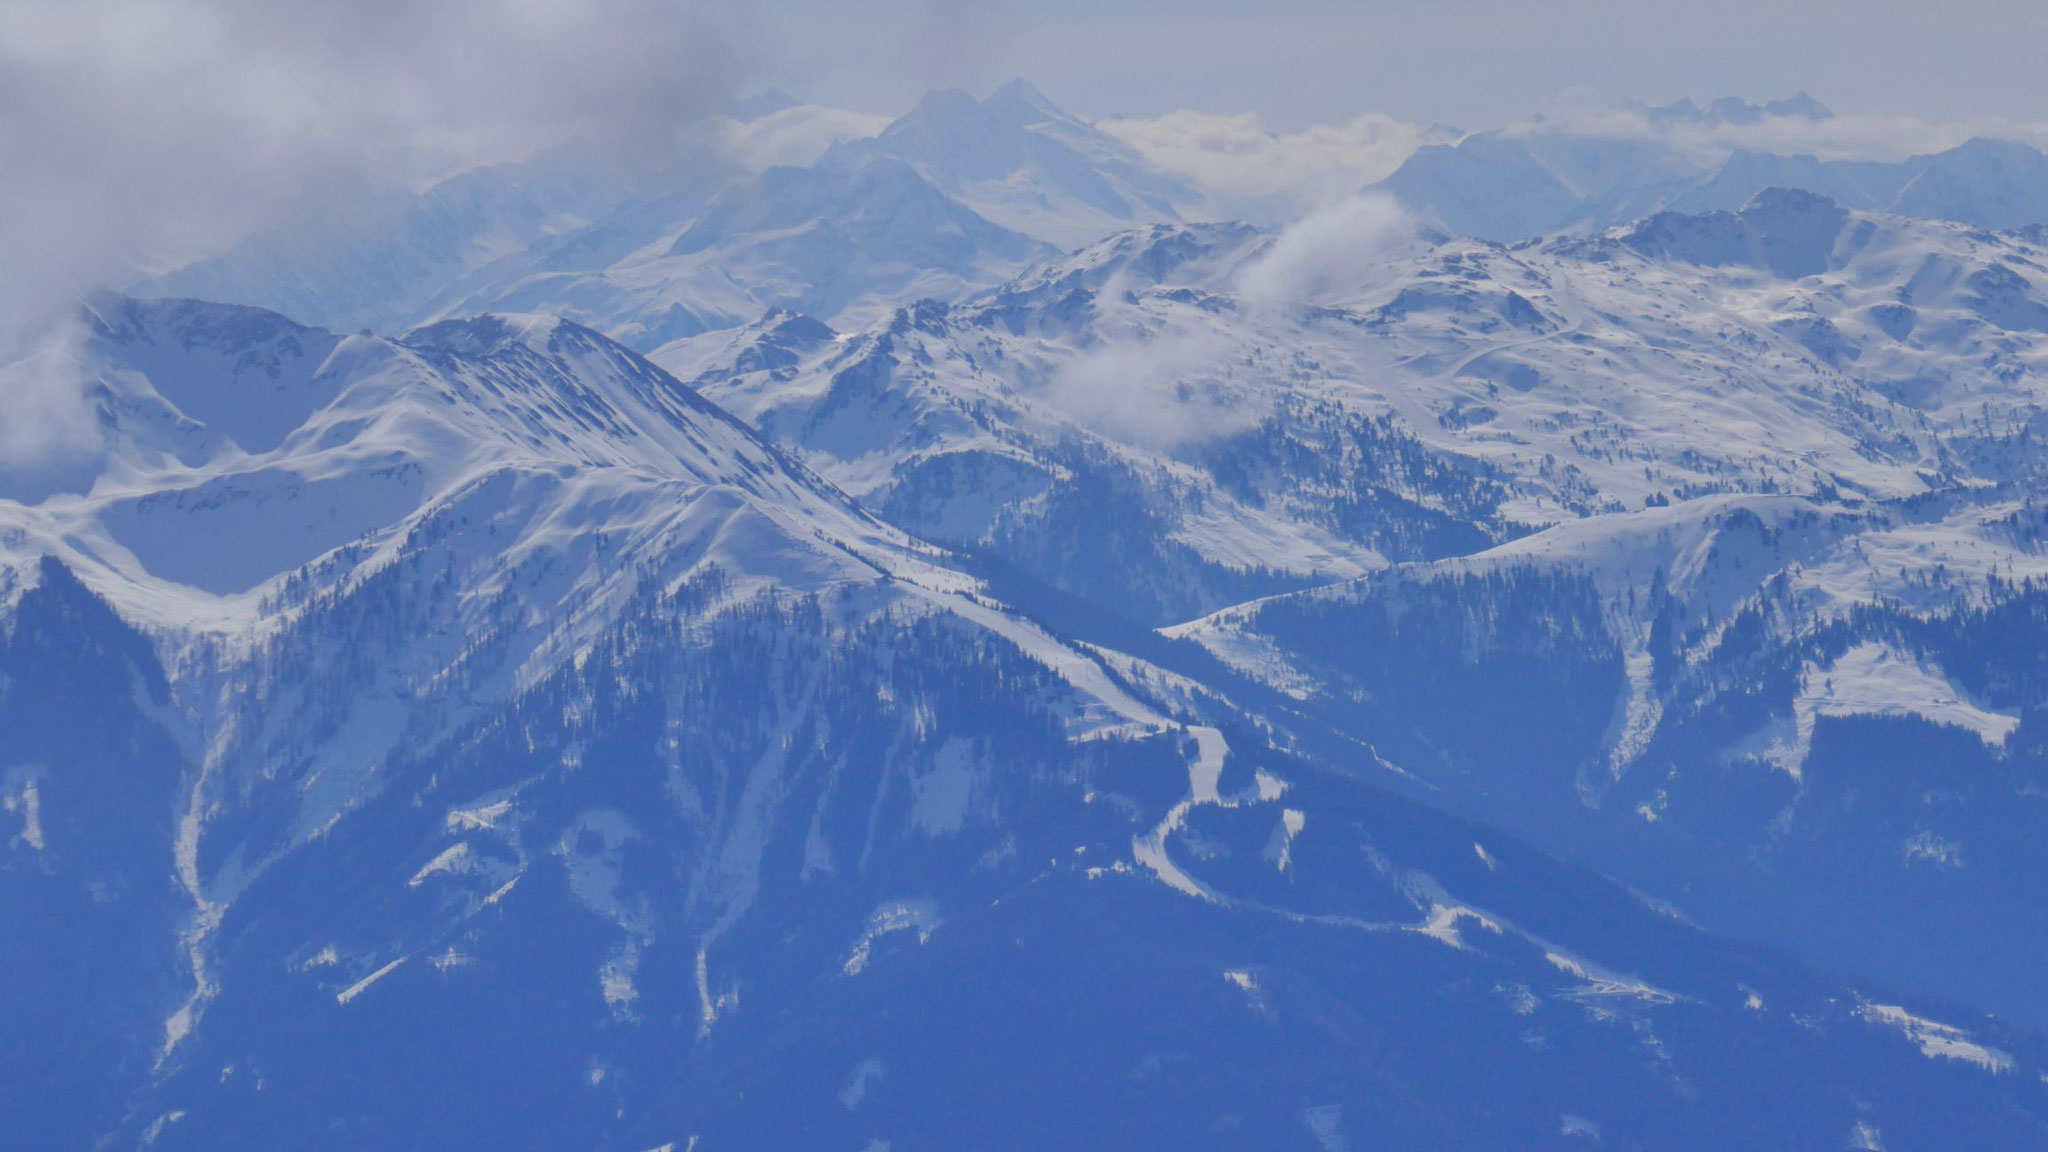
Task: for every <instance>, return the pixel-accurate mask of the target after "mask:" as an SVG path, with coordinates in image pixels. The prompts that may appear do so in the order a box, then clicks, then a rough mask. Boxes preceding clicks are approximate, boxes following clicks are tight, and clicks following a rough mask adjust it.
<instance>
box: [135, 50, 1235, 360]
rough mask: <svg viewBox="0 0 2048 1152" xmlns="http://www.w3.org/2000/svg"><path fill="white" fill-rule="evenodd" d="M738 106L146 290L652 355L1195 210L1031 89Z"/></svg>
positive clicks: (239, 255)
mask: <svg viewBox="0 0 2048 1152" xmlns="http://www.w3.org/2000/svg"><path fill="white" fill-rule="evenodd" d="M731 112H732V115H729V116H727V117H724V118H720V119H718V120H716V121H714V122H711V123H708V124H706V125H703V126H702V130H703V131H702V134H703V135H704V136H705V137H706V141H705V143H704V144H703V145H702V146H701V147H698V148H695V149H693V150H692V151H690V152H689V154H688V155H686V156H685V157H684V158H683V159H681V160H680V161H677V162H675V163H672V164H668V165H665V166H663V167H661V168H660V169H659V170H641V169H639V168H635V167H633V166H631V165H626V164H621V163H619V162H617V161H616V160H615V159H606V158H602V157H599V156H598V155H596V154H595V153H594V152H591V151H590V150H588V149H581V148H563V149H558V150H556V151H554V152H550V153H547V154H543V155H542V156H540V157H537V158H535V159H534V160H531V161H527V162H524V163H520V164H509V165H502V166H498V167H494V168H486V169H480V170H478V171H475V172H471V173H467V174H465V175H462V176H459V177H457V178H455V179H452V180H449V181H447V182H445V183H443V184H441V185H439V186H437V187H435V188H433V189H431V190H429V191H427V192H425V193H422V194H420V195H417V196H410V195H405V194H402V193H395V192H394V193H392V194H391V195H390V196H388V197H387V198H386V201H384V202H380V204H379V205H378V206H375V207H372V208H367V209H361V210H357V211H354V212H352V213H351V214H349V215H348V217H347V218H346V219H341V220H320V221H308V222H304V223H301V224H299V225H296V226H294V227H292V228H289V229H284V230H280V231H276V232H272V233H267V234H265V235H263V236H259V237H257V238H255V239H252V240H251V241H249V242H247V243H245V244H243V245H241V246H239V247H238V248H236V249H235V250H234V251H232V252H230V253H227V254H225V255H223V256H220V257H217V258H214V259H210V260H206V261H202V262H200V263H198V264H195V265H193V266H191V267H188V268H184V269H181V270H178V271H176V272H173V273H170V274H168V275H166V276H163V277H159V278H156V279H154V280H150V281H146V282H144V283H143V284H141V285H138V286H137V288H136V289H135V290H136V291H143V292H147V293H148V294H151V295H172V296H182V295H195V296H201V297H203V298H206V299H217V300H225V301H232V302H237V303H248V304H256V305H261V306H266V307H276V308H279V309H281V310H284V311H287V312H290V313H291V314H293V315H295V316H305V317H309V318H311V319H313V320H316V321H318V322H321V323H324V324H327V325H329V326H332V327H336V328H347V329H355V328H360V327H368V328H372V329H375V330H378V331H380V332H386V333H396V332H400V331H403V330H405V329H407V328H410V327H413V326H415V325H418V324H420V323H424V322H427V321H431V320H434V319H440V318H443V317H448V316H467V315H473V314H475V313H478V312H483V311H512V312H545V313H549V314H553V315H560V316H564V317H567V318H569V319H572V320H575V321H577V322H579V323H582V324H585V325H588V326H590V327H592V328H595V329H597V330H599V331H602V332H604V333H606V334H607V335H609V336H612V337H614V338H616V339H619V340H621V341H623V342H625V343H627V344H629V345H630V346H632V347H635V348H637V349H640V350H642V351H645V350H647V349H651V348H654V347H657V346H659V345H661V344H665V343H668V342H669V341H672V340H676V339H679V338H682V337H686V336H690V335H694V334H696V333H699V332H703V331H706V330H712V329H724V328H731V327H734V326H736V325H739V324H743V323H746V322H748V321H750V320H753V319H754V318H755V317H757V316H759V315H760V314H761V313H762V312H763V311H764V310H766V309H768V308H770V307H783V308H792V309H796V310H799V311H803V312H807V313H811V314H814V315H818V316H821V317H824V318H827V319H835V318H839V317H842V316H843V317H845V318H846V320H847V321H848V322H851V323H864V322H867V321H869V320H871V319H873V318H874V317H875V316H876V315H878V314H886V312H887V311H888V310H889V309H890V308H891V307H894V306H897V305H901V304H906V303H909V302H912V301H915V300H918V299H921V298H926V297H931V298H936V299H957V298H959V297H962V296H966V295H971V294H973V293H974V292H976V291H979V290H981V289H985V288H987V287H988V286H990V285H993V284H997V283H1001V282H1003V281H1004V280H1007V279H1009V278H1010V277H1012V276H1014V275H1016V274H1017V273H1018V272H1020V271H1021V270H1023V269H1024V268H1025V267H1026V266H1027V265H1029V264H1031V263H1034V262H1036V261H1040V260H1044V259H1046V258H1049V257H1051V256H1053V255H1056V254H1057V253H1058V252H1059V251H1061V250H1065V249H1069V248H1074V247H1079V246H1082V245H1085V244H1088V243H1091V242H1093V241H1095V240H1097V239H1100V238H1101V237H1103V236H1104V235H1107V234H1108V233H1111V232H1114V231H1117V230H1119V229H1123V228H1128V227H1130V226H1132V225H1133V224H1139V223H1145V222H1149V221H1153V220H1171V219H1175V218H1176V212H1177V211H1178V210H1179V209H1180V208H1182V207H1186V206H1189V205H1192V204H1194V203H1195V202H1196V201H1197V199H1198V197H1197V195H1196V194H1195V193H1194V192H1193V191H1191V190H1190V189H1188V188H1186V187H1185V186H1183V185H1181V184H1180V183H1178V182H1176V181H1174V180H1172V179H1170V178H1167V177H1164V176H1161V175H1159V174H1157V173H1154V172H1152V171H1150V170H1149V169H1147V168H1146V167H1145V166H1144V164H1143V163H1142V161H1141V160H1140V159H1139V158H1138V157H1137V155H1136V154H1135V153H1133V152H1132V151H1131V150H1130V149H1129V148H1127V147H1125V146H1124V145H1123V144H1121V143H1120V142H1118V141H1117V140H1115V139H1114V138H1112V137H1110V136H1108V135H1106V134H1104V133H1101V132H1099V131H1097V130H1095V129H1094V128H1093V127H1091V126H1089V125H1088V124H1086V123H1085V122H1083V121H1081V120H1079V119H1077V118H1075V117H1073V116H1070V115H1068V114H1067V113H1065V112H1063V111H1061V110H1060V109H1059V108H1057V107H1055V106H1054V105H1053V104H1052V103H1051V102H1050V101H1048V100H1047V99H1046V98H1045V97H1044V96H1043V95H1041V94H1040V93H1038V92H1037V91H1036V90H1035V89H1033V88H1032V87H1031V86H1030V85H1028V84H1026V83H1024V82H1022V81H1016V82H1013V83H1011V84H1007V85H1005V86H1003V87H1002V88H1000V89H998V90H997V91H995V92H994V93H993V94H991V95H990V96H989V97H988V98H987V99H985V100H979V101H977V100H975V99H974V98H973V97H971V96H969V95H967V94H966V93H963V92H958V91H944V92H934V93H931V94H930V95H928V96H926V97H925V98H924V99H923V100H921V101H920V102H919V103H918V105H917V106H916V107H915V108H914V109H913V110H912V111H911V112H909V113H908V114H906V115H905V116H903V117H901V118H900V119H898V120H896V121H894V122H891V123H889V124H887V125H886V126H881V125H877V124H874V123H872V122H871V121H870V119H869V118H864V117H859V116H854V115H852V114H849V113H838V112H834V111H833V110H831V109H821V108H817V107H814V106H810V105H801V104H796V103H794V102H792V101H790V100H788V98H787V97H781V98H779V99H777V98H774V97H773V96H771V97H767V98H764V99H762V100H757V101H756V102H754V103H752V104H747V105H742V106H736V107H735V108H734V109H732V110H731ZM878 128H879V129H880V131H879V135H877V134H876V130H877V129H878Z"/></svg>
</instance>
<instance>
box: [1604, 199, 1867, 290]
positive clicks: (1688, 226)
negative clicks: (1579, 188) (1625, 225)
mask: <svg viewBox="0 0 2048 1152" xmlns="http://www.w3.org/2000/svg"><path fill="white" fill-rule="evenodd" d="M1848 220H1849V212H1848V210H1847V209H1845V208H1843V207H1842V206H1841V205H1839V204H1836V203H1835V202H1834V201H1832V200H1829V199H1828V198H1827V197H1825V196H1820V195H1817V194H1815V193H1812V192H1806V191H1802V190H1799V189H1795V188H1767V189H1765V190H1764V191H1762V192H1759V193H1758V194H1757V195H1756V196H1755V197H1754V198H1753V199H1751V200H1750V202H1749V203H1748V204H1745V205H1744V206H1743V207H1742V209H1741V210H1740V211H1737V212H1708V213H1702V214H1699V215H1690V216H1689V215H1684V214H1681V213H1676V212H1660V213H1658V214H1657V215H1655V216H1652V217H1650V218H1649V219H1647V220H1645V221H1643V222H1642V223H1641V224H1638V225H1636V226H1635V227H1633V228H1630V229H1628V230H1627V231H1626V232H1624V233H1623V234H1622V242H1623V243H1625V244H1627V245H1628V246H1629V247H1631V248H1634V249H1635V250H1636V251H1638V252H1641V253H1643V254H1644V255H1646V256H1651V257H1654V258H1658V259H1667V260H1680V261H1683V262H1685V263H1688V264H1697V265H1700V266H1702V267H1725V266H1728V265H1736V264H1741V265H1748V266H1750V267H1754V268H1758V269H1761V270H1766V271H1768V272H1770V273H1771V274H1772V275H1774V276H1777V277H1780V278H1782V279H1788V280H1796V279H1798V278H1800V277H1802V276H1811V275H1814V274H1816V273H1818V272H1822V271H1825V270H1826V269H1827V268H1828V267H1829V265H1830V261H1831V259H1832V254H1833V252H1834V248H1835V241H1836V238H1837V237H1839V236H1840V235H1841V233H1842V229H1843V227H1844V225H1846V224H1847V222H1848Z"/></svg>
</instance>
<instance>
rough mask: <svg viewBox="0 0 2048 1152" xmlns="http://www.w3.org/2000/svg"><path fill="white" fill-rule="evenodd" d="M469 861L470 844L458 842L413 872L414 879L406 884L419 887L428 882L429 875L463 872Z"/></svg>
mask: <svg viewBox="0 0 2048 1152" xmlns="http://www.w3.org/2000/svg"><path fill="white" fill-rule="evenodd" d="M468 861H469V845H468V844H467V843H466V842H465V843H458V844H456V845H455V846H453V847H451V848H445V849H442V851H441V854H440V855H438V856H436V857H434V858H433V859H432V860H429V861H427V862H426V863H425V864H423V865H421V866H420V870H419V871H417V872H415V873H413V874H412V879H410V880H407V881H406V882H405V886H406V887H407V888H417V887H419V886H420V885H421V884H422V883H425V882H426V879H427V877H429V876H433V875H435V874H437V873H441V872H449V873H456V872H461V871H463V868H464V865H466V864H467V863H468Z"/></svg>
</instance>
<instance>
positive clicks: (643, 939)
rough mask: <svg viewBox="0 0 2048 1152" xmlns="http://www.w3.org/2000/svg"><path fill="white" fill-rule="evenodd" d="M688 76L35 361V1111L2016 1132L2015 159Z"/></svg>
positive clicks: (1928, 148) (1, 425) (2037, 566)
mask: <svg viewBox="0 0 2048 1152" xmlns="http://www.w3.org/2000/svg"><path fill="white" fill-rule="evenodd" d="M693 123H694V124H696V128H695V130H693V131H692V132H690V133H687V134H685V135H684V137H683V141H682V144H681V145H679V146H677V147H674V148H670V149H667V150H666V151H664V152H662V153H661V154H660V155H658V156H635V155H633V154H630V153H628V154H626V155H622V154H621V153H620V151H619V149H618V148H617V147H616V144H617V142H616V141H612V142H609V143H607V144H606V145H605V146H598V145H596V144H591V143H589V142H575V141H571V142H568V143H556V144H554V145H553V146H551V147H548V148H546V149H544V150H540V151H538V152H535V153H534V154H532V155H530V156H527V157H526V158H524V159H515V160H509V161H503V162H497V163H492V164H489V165H486V166H483V167H478V168H474V169H472V170H468V171H465V172H462V173H461V174H458V175H455V176H453V177H452V178H448V179H446V180H442V181H439V182H436V183H433V184H431V185H429V186H425V187H412V186H406V185H402V184H390V185H379V186H378V187H377V189H376V190H375V191H374V192H372V193H369V194H365V195H363V196H361V197H351V198H348V199H347V202H346V203H343V204H326V205H322V206H321V207H320V208H319V210H318V211H313V212H310V213H307V214H302V215H300V216H298V217H295V218H293V219H290V220H288V221H286V222H284V223H282V224H279V225H277V226H273V227H265V228H261V229H258V230H255V231H254V232H253V233H252V234H249V235H246V236H240V237H236V238H234V240H233V242H232V243H224V244H219V245H215V246H214V249H213V250H209V251H206V252H204V253H201V254H198V255H196V256H194V257H192V258H181V260H180V261H179V262H177V264H176V266H175V267H162V266H156V267H150V268H148V269H146V270H139V271H138V270H131V271H130V272H129V273H128V274H127V275H126V278H125V279H121V278H116V279H114V280H112V281H111V282H109V283H106V284H102V285H99V286H97V287H96V288H95V289H94V290H92V291H90V292H87V293H85V294H84V295H83V296H81V297H80V298H78V299H77V300H75V301H73V302H72V303H71V304H68V305H67V307H66V309H65V312H66V316H65V318H64V319H63V320H62V321H61V322H57V323H52V324H50V325H48V326H46V327H45V328H44V329H43V330H40V331H38V332H37V333H35V335H36V336H37V339H35V340H33V341H29V342H27V344H25V345H24V346H23V347H22V348H21V349H19V350H18V354H16V355H15V357H14V359H13V360H12V362H11V363H9V364H8V365H7V366H5V367H4V368H0V924H4V925H5V931H0V979H4V984H5V987H6V988H7V989H8V994H7V995H6V996H4V997H0V1147H5V1148H14V1147H20V1148H23V1149H29V1148H36V1149H44V1148H47V1149H60V1148H79V1149H86V1148H104V1149H139V1148H150V1149H195V1150H222V1149H243V1148H247V1149H270V1148H280V1147H303V1148H333V1149H371V1148H437V1149H439V1148H448V1149H468V1148H476V1149H484V1148H551V1149H553V1148H559V1149H572V1148H573V1149H607V1150H614V1149H615V1150H619V1152H647V1150H654V1152H684V1150H694V1152H714V1150H718V1149H748V1148H846V1149H862V1148H865V1149H871V1150H873V1149H896V1150H898V1152H902V1150H908V1149H925V1148H931V1149H952V1148H1020V1149H1021V1148H1096V1147H1099V1148H1122V1147H1134V1146H1139V1145H1141V1144H1143V1145H1157V1146H1166V1147H1183V1148H1207V1147H1217V1148H1226V1147H1228V1148H1240V1147H1242V1148H1296V1147H1298V1148H1311V1149H1313V1148H1320V1149H1325V1150H1330V1149H1354V1150H1355V1149H1377V1148H1389V1149H1393V1148H1401V1149H1407V1148H1416V1149H1421V1148H1446V1149H1449V1148H1470V1149H1506V1148H1513V1149H1544V1148H1557V1149H1579V1148H1596V1147H1598V1148H1641V1149H1700V1150H1726V1149H1745V1148H1816V1149H1817V1148H1861V1149H1886V1150H1890V1152H1910V1150H1919V1149H1925V1150H1942V1149H1956V1148H1970V1149H1981V1150H1987V1152H1988V1150H1994V1149H2014V1150H2020V1149H2038V1148H2042V1147H2048V992H2044V990H2043V986H2042V984H2041V980H2040V972H2041V971H2042V968H2043V965H2044V963H2048V948H2044V945H2043V943H2042V942H2043V941H2048V888H2044V887H2043V883H2042V879H2041V878H2042V877H2043V876H2044V875H2048V837H2044V836H2043V835H2042V830H2043V828H2044V827H2048V156H2044V155H2043V154H2042V153H2041V152H2039V151H2037V150H2036V149H2035V148H2034V147H2033V146H2032V145H2031V144H2030V143H2028V142H2026V141H2025V140H2023V139H2018V138H1997V139H1993V138H1966V139H1945V138H1944V139H1933V140H1930V139H1922V138H1915V139H1913V140H1902V141H1897V142H1895V143H1894V144H1893V146H1891V147H1890V148H1889V150H1888V151H1880V150H1874V149H1872V148H1869V147H1866V145H1867V144H1868V143H1869V139H1870V137H1871V129H1870V126H1869V125H1868V124H1867V123H1864V122H1860V121H1858V122H1845V121H1838V120H1837V119H1836V118H1835V117H1834V116H1833V114H1832V113H1831V112H1830V111H1829V110H1828V109H1827V108H1826V107H1824V106H1823V105H1822V104H1821V103H1820V102H1819V101H1817V100H1815V99H1814V98H1812V97H1810V96H1806V95H1804V94H1800V95H1798V96H1795V97H1792V98H1788V99H1785V100H1779V101H1772V102H1769V103H1765V104H1760V105H1759V104H1750V103H1746V102H1744V101H1742V100H1736V99H1723V100H1716V101H1713V102H1711V103H1709V104H1706V105H1704V106H1701V105H1698V104H1694V103H1693V102H1691V101H1682V102H1679V103H1677V104H1671V105H1666V106H1659V107H1649V106H1645V105H1641V104H1618V105H1614V106H1608V107H1602V108H1598V109H1594V110H1590V111H1589V110H1586V109H1579V110H1578V111H1577V112H1574V113H1573V114H1570V115H1563V114H1553V115H1548V116H1545V117H1539V118H1534V119H1531V120H1528V121H1525V122H1520V123H1516V124H1512V125H1509V126H1506V127H1502V128H1497V129H1492V130H1486V131H1477V132H1464V131H1459V130H1456V129H1451V128H1446V127H1442V126H1434V127H1428V128H1424V127H1419V126H1416V125H1411V124H1407V123H1406V122H1402V121H1396V120H1393V119H1391V118H1383V119H1371V118H1368V119H1364V120H1358V121H1354V122H1352V123H1350V124H1348V125H1346V126H1342V127H1328V128H1324V129H1316V130H1312V131H1308V132H1298V133H1290V132H1274V131H1269V130H1267V129H1266V128H1265V127H1264V126H1263V125H1262V124H1260V123H1259V122H1258V121H1257V120H1256V119H1253V118H1247V117H1223V116H1205V115H1201V114H1197V113H1192V112H1186V113H1177V114H1174V115H1172V116H1166V117H1158V118H1153V119H1143V118H1138V117H1120V118H1104V119H1100V120H1093V119H1089V118H1085V117H1081V116H1076V115H1073V114H1070V113H1068V112H1066V111H1063V110H1062V109H1061V108H1060V107H1059V106H1057V105H1055V104H1054V103H1053V102H1052V101H1051V100H1049V99H1048V98H1047V97H1046V96H1045V95H1044V94H1042V93H1040V92H1039V91H1037V90H1036V89H1035V88H1033V87H1032V86H1031V85H1030V84H1028V83H1025V82H1022V81H1015V82H1011V83H1008V84H1005V85H1002V86H1001V87H999V88H996V89H995V90H994V91H993V92H991V93H990V94H988V95H987V96H985V97H979V98H978V97H976V96H973V95H970V94H967V93H965V92H961V91H957V90H940V91H934V92H931V93H929V94H928V95H926V96H924V97H923V98H922V99H920V100H919V101H917V103H916V104H915V106H914V107H913V108H912V109H911V110H910V111H909V112H907V113H906V114H904V115H903V116H901V117H900V118H897V119H894V120H886V119H883V118H878V117H871V116H867V115H864V114H861V113H857V112H849V111H844V110H839V109H834V108H829V107H821V106H817V105H810V104H804V103H801V102H799V101H797V100H795V99H792V98H790V97H788V96H785V95H782V94H781V93H779V92H774V91H767V92H761V93H758V94H757V95H755V96H753V97H752V98H750V99H748V100H745V101H742V102H737V103H732V104H728V105H725V106H723V107H720V108H717V109H715V110H712V111H710V112H707V113H706V115H704V116H703V117H702V118H701V119H700V120H699V121H693ZM671 143H673V141H671ZM1255 168H1256V169H1258V170H1252V169H1255ZM72 305H75V306H72Z"/></svg>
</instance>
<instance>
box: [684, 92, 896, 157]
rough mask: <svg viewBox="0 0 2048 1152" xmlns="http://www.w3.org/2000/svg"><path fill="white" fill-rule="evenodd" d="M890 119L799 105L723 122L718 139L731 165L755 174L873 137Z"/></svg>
mask: <svg viewBox="0 0 2048 1152" xmlns="http://www.w3.org/2000/svg"><path fill="white" fill-rule="evenodd" d="M889 121H890V117H887V116H876V115H872V114H869V113H866V112H849V111H847V110H845V109H841V108H823V107H819V106H818V105H815V104H799V105H797V106H796V107H794V108H784V109H782V110H781V111H779V112H771V113H769V114H768V115H766V116H762V117H759V118H758V119H754V120H747V121H737V120H731V119H725V120H721V121H720V123H719V126H718V140H719V143H720V144H721V145H723V148H724V151H725V152H726V154H727V155H728V156H729V157H730V158H731V159H732V160H733V162H734V163H736V164H738V165H739V166H740V167H742V168H745V169H747V170H748V171H752V172H759V171H761V170H763V169H766V168H773V167H775V166H776V165H779V164H790V165H804V164H809V163H811V162H812V161H814V160H816V159H817V158H818V157H820V156H823V155H824V154H825V151H826V149H828V148H830V147H831V146H832V145H834V144H838V143H842V142H844V141H847V140H860V139H865V138H867V137H869V136H873V135H875V134H876V133H878V132H880V131H881V130H882V129H884V128H886V127H888V126H889Z"/></svg>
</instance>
